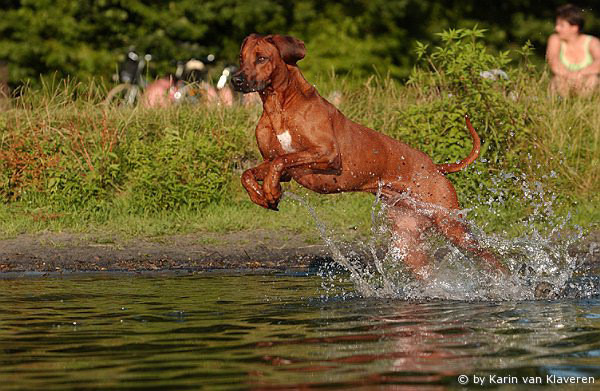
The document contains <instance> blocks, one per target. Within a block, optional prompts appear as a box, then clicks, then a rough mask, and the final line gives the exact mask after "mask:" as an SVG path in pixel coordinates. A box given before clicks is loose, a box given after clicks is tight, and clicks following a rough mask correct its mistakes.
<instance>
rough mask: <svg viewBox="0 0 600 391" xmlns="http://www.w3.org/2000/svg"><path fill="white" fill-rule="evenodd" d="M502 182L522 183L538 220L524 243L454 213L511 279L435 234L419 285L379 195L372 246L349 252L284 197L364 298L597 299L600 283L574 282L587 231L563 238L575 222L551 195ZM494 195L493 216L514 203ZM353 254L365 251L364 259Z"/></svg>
mask: <svg viewBox="0 0 600 391" xmlns="http://www.w3.org/2000/svg"><path fill="white" fill-rule="evenodd" d="M501 181H513V182H514V181H518V182H519V186H520V189H521V191H522V196H521V197H522V198H523V200H524V201H523V202H527V203H528V205H530V206H531V210H532V212H531V213H530V214H529V215H528V216H526V217H525V218H524V219H523V220H522V221H520V222H519V224H520V225H521V226H522V229H521V230H522V231H523V232H522V233H521V234H520V235H519V236H518V237H509V236H508V235H506V233H504V234H494V235H489V234H486V233H485V231H484V230H483V229H482V228H481V227H479V226H477V225H476V224H475V223H474V222H473V221H470V220H466V219H464V218H463V217H461V216H466V215H467V213H469V212H472V211H470V210H460V211H456V212H454V217H455V218H457V219H462V220H463V221H464V222H465V223H466V224H467V225H468V226H469V228H470V231H471V234H472V236H473V237H474V239H476V240H477V241H478V242H479V243H480V244H482V245H483V247H486V248H489V249H492V250H493V251H494V252H495V253H496V254H497V255H498V256H499V258H500V259H501V260H502V261H503V262H504V263H505V265H507V267H508V269H509V270H510V272H509V273H508V275H499V274H497V273H491V272H489V271H487V270H485V269H483V268H482V267H481V266H482V262H483V261H481V260H478V259H476V258H475V257H473V256H471V255H469V254H465V253H463V252H462V251H461V250H460V249H458V248H457V247H455V246H454V245H452V244H451V243H449V242H448V241H447V240H445V238H443V237H442V236H440V235H435V234H434V235H431V236H430V237H429V238H428V240H426V241H425V244H424V246H425V248H424V250H425V251H426V252H427V253H428V254H429V256H430V258H431V259H432V260H433V262H432V267H431V270H430V272H429V275H428V278H427V279H425V280H417V279H415V278H414V277H413V276H412V274H411V273H410V272H409V271H408V270H407V269H406V267H405V266H404V263H403V261H402V260H403V253H402V251H400V250H398V249H397V248H395V247H394V246H393V245H392V243H393V242H394V240H393V234H392V232H391V230H390V229H389V226H388V220H387V213H386V210H387V208H389V206H388V204H389V202H388V203H387V204H386V203H383V202H382V200H381V197H380V194H378V195H377V196H376V197H375V200H374V202H373V205H372V208H371V222H372V224H371V235H370V237H369V238H368V240H367V241H366V242H360V243H353V244H352V245H351V246H350V247H351V249H350V250H348V249H347V248H346V246H344V245H342V244H341V243H338V242H337V241H336V240H335V238H334V234H333V233H330V232H328V230H327V227H326V224H325V223H324V222H322V221H321V220H320V219H319V218H318V216H317V213H316V211H315V209H314V208H313V207H312V206H311V205H310V204H309V203H308V202H307V201H306V200H305V199H303V198H302V197H300V196H298V195H296V194H294V193H291V192H285V194H284V196H285V198H289V199H292V200H294V201H296V202H299V203H300V204H302V205H304V206H305V207H306V208H307V210H308V211H309V213H310V214H311V216H312V218H313V219H314V221H315V224H316V226H317V229H318V230H319V233H320V235H321V237H322V239H323V240H324V242H325V243H326V245H327V246H328V247H329V249H330V251H331V255H332V257H333V259H334V260H335V262H336V263H337V264H339V265H341V266H342V267H343V268H344V269H346V270H347V271H348V272H349V274H350V275H349V279H350V281H351V282H352V284H353V285H354V287H355V290H356V291H357V292H358V293H359V294H360V295H362V296H365V297H393V298H401V299H416V300H422V299H448V300H469V301H475V300H476V301H479V300H494V301H499V300H532V299H536V298H558V297H590V296H595V295H598V294H599V293H600V281H599V280H598V279H597V278H594V277H589V278H583V279H581V278H580V279H579V280H578V279H574V276H575V275H576V273H577V272H578V271H579V270H580V269H581V264H582V257H581V256H576V255H571V254H570V252H569V247H570V246H571V245H572V244H574V243H576V242H578V241H580V240H581V239H582V238H583V231H582V230H581V229H580V228H579V229H577V230H576V231H575V232H573V233H571V234H564V233H563V232H566V228H567V227H568V226H569V222H570V216H569V215H567V216H565V217H560V216H557V215H555V213H554V210H553V202H554V201H555V198H556V197H555V196H554V195H553V194H550V195H548V194H546V193H545V192H544V189H543V187H542V185H541V184H540V183H539V182H533V183H529V182H528V181H527V180H526V178H525V177H517V176H515V175H511V174H504V175H502V176H500V179H499V180H498V185H499V186H498V188H501V186H500V182H501ZM513 184H514V183H513ZM492 193H493V197H491V198H490V199H489V200H486V202H485V203H483V205H486V206H487V207H489V208H490V211H491V212H495V210H494V208H496V207H497V206H498V205H500V204H504V203H505V202H507V201H508V198H510V196H508V195H507V193H506V192H503V191H501V190H498V191H496V192H492ZM401 197H403V200H404V201H406V200H409V201H411V202H412V203H413V206H414V207H416V208H417V210H419V211H420V212H422V213H423V214H425V215H427V214H430V213H431V211H432V209H435V208H439V206H437V205H428V204H425V203H421V202H417V201H415V200H410V195H409V194H405V195H403V196H401ZM392 204H393V203H392ZM544 222H545V223H546V224H543V223H544ZM548 222H552V228H551V229H550V230H549V231H547V232H545V231H543V230H542V229H541V227H542V226H544V225H546V226H547V225H548V224H547V223H548ZM355 248H361V249H362V250H363V251H361V255H360V256H357V254H356V252H355V250H354V249H355Z"/></svg>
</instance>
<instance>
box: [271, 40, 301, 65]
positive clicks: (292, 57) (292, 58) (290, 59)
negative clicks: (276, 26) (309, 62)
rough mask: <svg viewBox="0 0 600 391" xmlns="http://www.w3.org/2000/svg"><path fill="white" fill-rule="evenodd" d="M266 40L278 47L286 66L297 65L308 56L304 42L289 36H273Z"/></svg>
mask: <svg viewBox="0 0 600 391" xmlns="http://www.w3.org/2000/svg"><path fill="white" fill-rule="evenodd" d="M265 39H266V40H267V42H270V43H272V44H273V45H275V46H276V47H277V49H278V50H279V54H280V55H281V58H282V59H283V61H284V62H285V63H286V64H289V65H296V62H297V61H300V60H302V59H303V58H304V55H305V54H306V48H305V47H304V42H302V41H301V40H299V39H297V38H294V37H290V36H289V35H279V34H273V35H268V36H267V37H266V38H265Z"/></svg>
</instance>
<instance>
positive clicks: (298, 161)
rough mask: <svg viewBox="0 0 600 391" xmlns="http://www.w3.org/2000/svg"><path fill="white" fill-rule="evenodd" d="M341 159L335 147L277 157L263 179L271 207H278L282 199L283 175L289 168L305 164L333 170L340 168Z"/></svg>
mask: <svg viewBox="0 0 600 391" xmlns="http://www.w3.org/2000/svg"><path fill="white" fill-rule="evenodd" d="M339 161H340V158H339V155H338V153H337V150H335V149H333V148H332V149H328V150H325V149H323V150H322V149H320V150H316V151H314V150H313V151H311V150H309V151H302V152H294V153H290V154H286V155H281V156H278V157H276V158H275V159H273V161H272V162H271V164H270V166H269V167H268V172H267V175H266V177H265V179H264V181H263V193H264V197H265V199H266V201H267V203H268V204H269V205H270V207H271V208H276V207H277V204H278V203H279V200H280V199H281V184H280V182H282V175H283V174H284V173H286V172H287V170H288V169H290V168H295V167H300V166H303V167H305V168H308V169H310V170H315V171H328V172H331V170H332V169H333V170H337V169H339V165H340V163H339Z"/></svg>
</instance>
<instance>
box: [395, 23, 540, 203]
mask: <svg viewBox="0 0 600 391" xmlns="http://www.w3.org/2000/svg"><path fill="white" fill-rule="evenodd" d="M483 33H484V30H479V29H477V28H474V29H458V30H448V31H445V32H443V33H440V34H439V37H440V38H441V41H442V44H441V45H440V46H438V47H435V48H433V50H431V51H429V49H430V48H429V47H428V45H423V44H420V43H418V44H417V56H418V63H417V66H416V67H415V68H414V70H413V72H412V74H411V76H410V79H409V81H408V86H409V87H410V88H411V90H412V93H413V94H414V95H415V101H414V103H413V104H410V105H408V106H406V107H404V108H403V110H401V111H400V112H399V117H400V118H399V123H400V126H399V127H398V128H397V129H396V130H395V133H397V134H396V136H398V137H401V138H403V139H404V140H406V141H407V142H408V143H409V144H412V145H414V146H416V147H418V148H420V149H422V150H423V151H424V152H425V153H427V154H428V155H430V156H432V157H433V159H434V160H436V163H443V162H448V161H450V162H456V161H459V160H461V159H463V158H464V157H466V156H467V155H468V153H469V151H470V150H471V148H472V141H471V138H470V137H469V135H468V132H467V130H466V127H465V121H464V115H465V114H468V115H469V116H470V118H471V121H472V123H473V125H474V127H475V129H476V130H477V132H478V134H479V135H480V137H481V139H482V150H481V155H480V159H479V160H478V163H476V164H474V166H473V167H474V168H475V169H473V168H471V169H470V170H467V174H466V175H451V176H450V178H451V179H452V180H453V181H454V182H455V183H456V184H457V186H458V187H460V188H461V191H459V193H460V194H461V196H463V198H465V196H466V199H465V201H467V202H471V201H473V197H475V195H476V194H479V195H480V196H481V195H483V196H485V189H486V188H490V187H491V181H490V175H491V174H492V173H494V172H497V171H498V170H502V169H506V168H510V169H511V170H513V171H514V170H517V171H518V170H519V169H520V168H521V163H522V160H521V157H522V155H523V154H524V153H525V154H526V153H527V151H528V148H529V147H528V143H526V142H525V140H526V139H527V138H528V137H529V136H528V135H529V133H530V124H531V116H530V114H529V112H528V110H527V107H526V106H527V105H526V104H525V103H524V102H523V94H522V91H521V90H522V86H523V83H522V78H523V77H524V76H523V75H524V74H526V69H525V68H527V67H529V65H528V64H527V57H528V55H529V52H530V47H529V45H527V46H526V47H524V48H523V50H522V51H520V52H519V54H520V56H521V58H522V60H523V62H524V63H525V64H524V66H522V67H520V68H512V67H510V66H509V65H510V64H511V62H512V60H511V58H510V56H511V53H509V52H500V53H497V54H491V53H489V50H488V49H487V48H486V46H485V45H484V44H483V43H482V42H481V38H482V37H483ZM393 132H394V131H392V133H393ZM477 171H481V172H485V173H486V174H483V175H481V174H477ZM478 188H480V189H483V192H482V191H478V190H477V189H478Z"/></svg>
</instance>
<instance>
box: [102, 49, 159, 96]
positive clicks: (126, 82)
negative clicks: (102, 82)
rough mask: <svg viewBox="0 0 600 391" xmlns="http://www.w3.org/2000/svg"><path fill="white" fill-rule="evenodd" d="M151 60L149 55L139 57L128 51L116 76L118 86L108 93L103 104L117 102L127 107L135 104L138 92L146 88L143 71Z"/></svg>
mask: <svg viewBox="0 0 600 391" xmlns="http://www.w3.org/2000/svg"><path fill="white" fill-rule="evenodd" d="M151 59H152V56H151V55H150V54H145V55H144V56H143V57H140V56H139V55H138V54H137V53H136V52H135V51H133V50H130V51H129V52H128V53H127V55H126V57H125V60H124V61H123V63H122V64H121V67H120V70H119V71H118V74H117V76H116V78H117V80H118V81H119V82H120V84H118V85H116V86H115V87H113V88H112V89H111V90H110V91H109V92H108V94H107V95H106V98H105V99H104V101H103V103H104V104H107V105H109V104H115V103H116V102H118V103H120V104H124V105H128V106H133V105H134V104H135V103H137V101H138V100H139V96H140V92H141V91H143V90H144V88H146V81H145V79H144V77H143V71H144V68H145V67H146V65H147V64H148V62H150V60H151Z"/></svg>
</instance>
